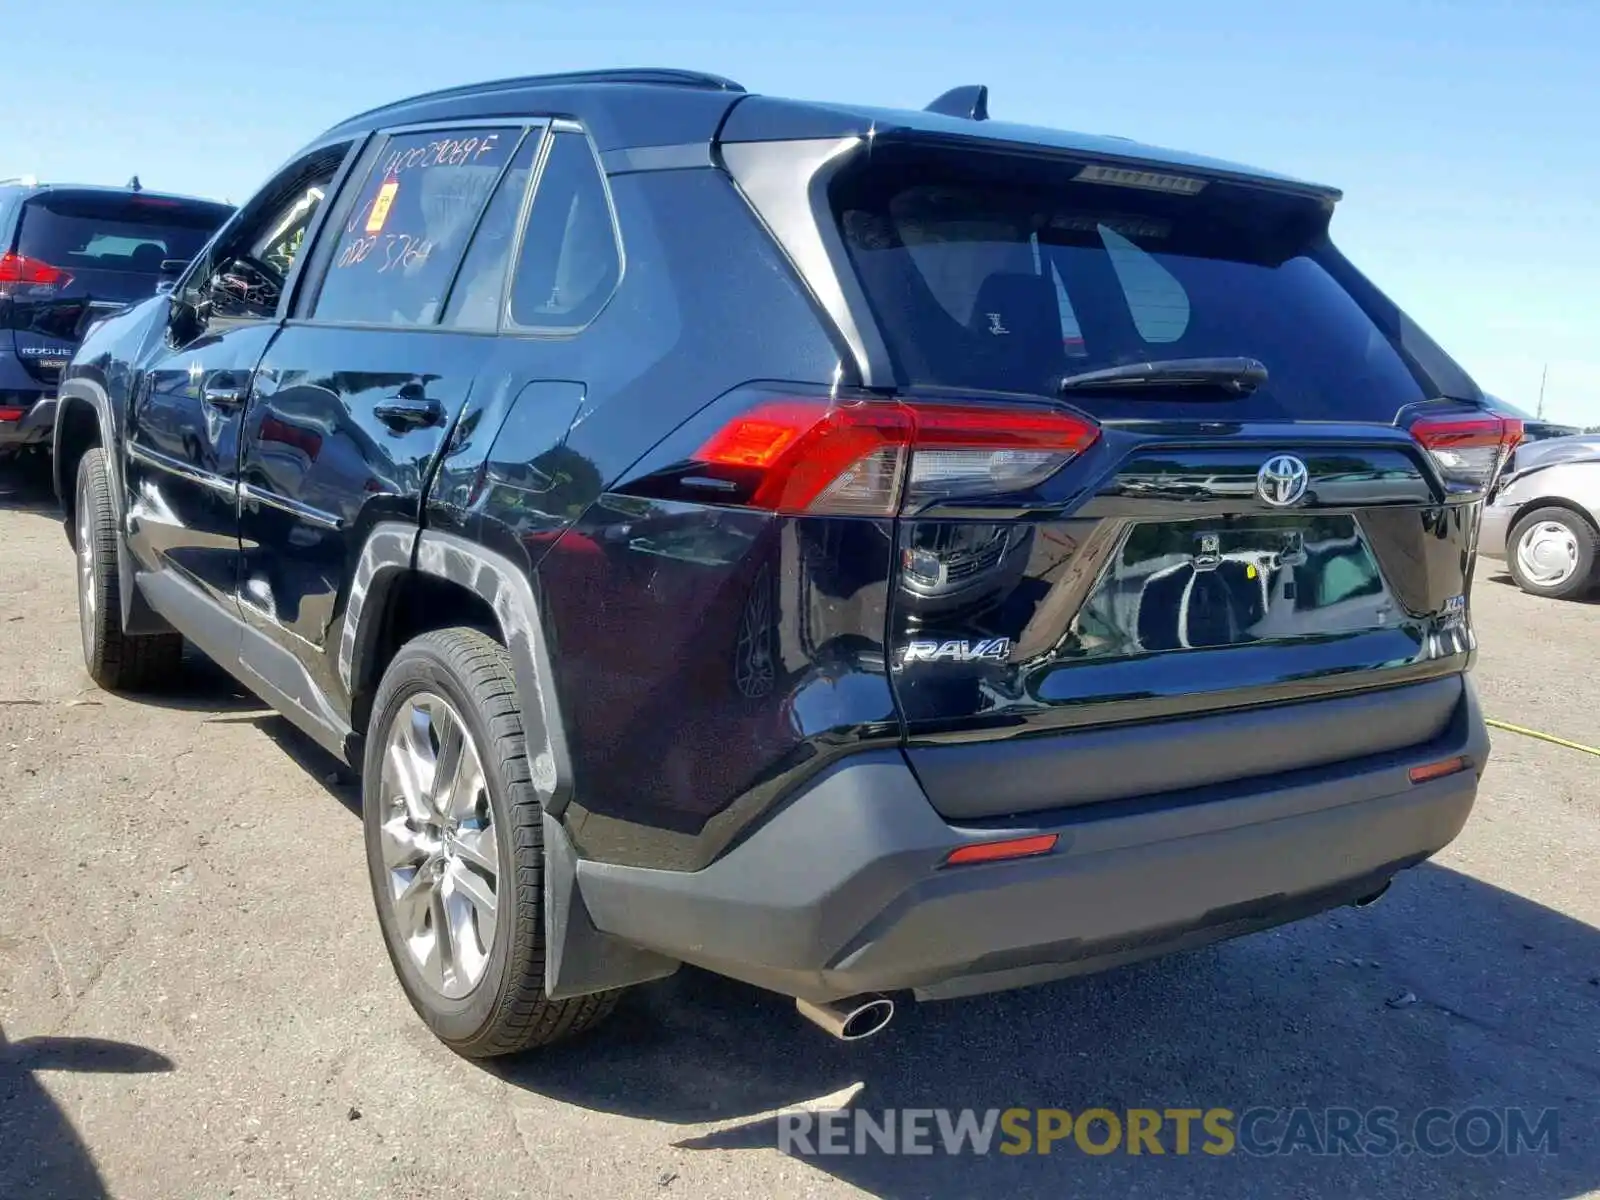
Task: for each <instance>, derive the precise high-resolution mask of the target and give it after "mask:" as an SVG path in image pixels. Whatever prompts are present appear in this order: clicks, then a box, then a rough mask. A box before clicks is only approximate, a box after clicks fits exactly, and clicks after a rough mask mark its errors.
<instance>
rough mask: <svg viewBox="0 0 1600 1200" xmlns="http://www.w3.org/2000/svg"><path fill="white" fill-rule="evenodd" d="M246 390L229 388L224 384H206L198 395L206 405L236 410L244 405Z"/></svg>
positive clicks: (247, 391)
mask: <svg viewBox="0 0 1600 1200" xmlns="http://www.w3.org/2000/svg"><path fill="white" fill-rule="evenodd" d="M249 390H250V389H248V388H242V387H237V386H234V387H230V386H228V385H226V384H219V383H208V384H206V386H205V387H204V388H202V389H201V391H200V395H201V397H202V398H203V399H204V400H205V402H206V403H207V404H214V405H216V407H218V408H238V407H239V405H241V404H243V403H244V399H245V396H246V395H247V394H248V393H249Z"/></svg>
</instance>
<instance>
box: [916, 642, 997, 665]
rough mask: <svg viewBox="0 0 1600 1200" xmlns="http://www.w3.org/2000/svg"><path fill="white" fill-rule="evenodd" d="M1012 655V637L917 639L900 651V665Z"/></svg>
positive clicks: (993, 660)
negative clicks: (941, 640)
mask: <svg viewBox="0 0 1600 1200" xmlns="http://www.w3.org/2000/svg"><path fill="white" fill-rule="evenodd" d="M1010 657H1011V639H1010V638H1004V637H997V638H979V639H978V640H977V641H968V640H967V639H965V638H952V639H951V640H949V641H945V642H933V641H917V642H910V643H908V644H907V645H906V647H905V648H904V649H903V650H901V651H900V665H901V666H902V667H909V666H910V665H911V664H912V663H937V662H953V663H972V662H1005V660H1006V659H1008V658H1010Z"/></svg>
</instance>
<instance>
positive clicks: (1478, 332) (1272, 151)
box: [0, 0, 1600, 424]
mask: <svg viewBox="0 0 1600 1200" xmlns="http://www.w3.org/2000/svg"><path fill="white" fill-rule="evenodd" d="M0 8H3V9H4V10H5V11H6V15H7V16H8V17H11V18H20V17H22V15H23V10H24V9H26V10H27V11H29V12H30V13H31V14H33V15H31V16H29V17H28V18H27V19H7V20H4V21H3V22H0V25H3V28H4V33H5V36H4V45H5V61H6V63H7V64H8V65H7V68H6V74H7V79H8V82H7V85H6V86H5V87H4V88H3V89H0V176H5V175H11V174H20V173H25V172H26V173H34V174H37V175H39V176H41V177H47V178H53V179H71V180H74V181H90V182H107V183H119V184H120V183H122V182H124V181H125V180H126V179H127V178H128V176H130V175H132V174H134V173H138V175H139V176H140V177H141V179H142V180H143V181H144V183H145V184H146V185H147V186H149V187H161V188H169V189H174V190H179V191H187V192H196V193H200V194H205V195H213V196H219V197H227V198H230V199H232V200H234V201H235V202H237V201H240V200H242V199H244V198H245V197H246V196H248V195H249V194H250V192H251V191H252V190H254V188H255V186H256V185H257V184H258V183H260V182H261V181H262V180H263V178H264V177H265V176H266V175H267V174H268V173H269V172H270V171H271V170H272V169H273V168H274V167H275V166H276V165H277V164H278V163H279V162H281V161H282V160H283V159H284V158H285V157H287V156H288V155H289V154H290V153H292V152H293V151H294V150H295V149H296V148H297V147H298V146H299V145H300V144H301V143H302V142H304V141H306V140H308V139H309V138H310V137H312V136H313V135H315V134H316V133H318V132H320V131H321V130H322V129H323V128H325V127H326V126H328V125H330V124H332V123H333V122H335V121H336V120H338V119H340V118H342V117H344V116H347V115H349V114H351V113H353V112H356V111H359V110H361V109H363V108H368V107H371V106H373V105H374V104H377V103H380V102H383V101H386V100H390V99H396V98H399V97H402V96H405V95H408V94H411V93H414V92H418V91H423V90H426V89H429V88H434V87H439V86H444V85H448V84H452V83H459V82H465V81H470V80H476V79H490V78H497V77H503V76H507V75H517V74H526V73H533V72H541V71H559V70H569V69H576V68H582V67H593V66H618V65H622V66H645V65H648V66H685V67H696V68H700V69H704V70H710V71H715V72H718V73H721V74H725V75H730V76H732V77H733V78H735V79H738V80H739V81H740V82H741V83H743V84H745V86H746V87H748V88H750V89H751V90H752V91H762V92H768V93H772V94H778V95H791V96H801V97H815V98H834V99H853V100H859V101H862V102H866V103H872V104H881V105H893V106H900V107H907V106H910V107H920V106H921V105H923V104H925V103H927V102H928V101H929V100H931V99H933V97H934V96H935V95H937V94H938V93H939V92H941V91H943V90H945V89H946V88H947V87H950V86H953V85H955V84H959V83H987V84H989V85H990V88H991V108H992V110H993V111H995V113H996V114H997V115H1003V116H1004V117H1005V118H1006V119H1008V120H1018V121H1025V122H1030V123H1035V124H1046V125H1055V126H1060V127H1063V128H1067V129H1078V130H1087V131H1091V132H1096V133H1116V134H1122V135H1124V136H1129V137H1135V138H1139V139H1141V140H1144V141H1150V142H1154V143H1156V144H1157V145H1168V146H1175V147H1179V148H1182V149H1187V150H1195V151H1200V152H1204V153H1210V154H1215V155H1219V156H1222V157H1225V158H1233V159H1238V160H1240V161H1244V162H1248V163H1253V164H1256V165H1259V166H1264V167H1271V168H1275V169H1278V170H1282V171H1287V172H1289V173H1292V174H1297V175H1302V176H1306V177H1310V178H1314V179H1317V180H1320V181H1325V182H1328V183H1333V184H1336V185H1338V186H1340V187H1342V188H1343V189H1344V190H1345V193H1346V200H1345V202H1344V204H1343V205H1342V206H1341V209H1340V212H1339V214H1338V215H1337V216H1336V217H1335V221H1334V231H1335V236H1336V238H1337V240H1338V241H1339V242H1340V244H1341V245H1342V246H1343V247H1344V248H1345V250H1346V251H1347V252H1348V253H1349V254H1350V255H1351V256H1352V257H1353V258H1355V259H1356V261H1357V262H1358V263H1359V264H1360V265H1361V266H1362V267H1363V268H1364V269H1365V270H1366V271H1367V273H1368V274H1369V275H1371V276H1372V277H1373V278H1374V279H1376V280H1377V281H1378V282H1379V283H1380V284H1381V285H1382V286H1383V287H1384V288H1386V289H1387V290H1388V291H1389V292H1390V293H1391V294H1392V295H1393V296H1394V297H1395V298H1396V299H1397V300H1398V301H1399V302H1400V303H1401V304H1402V305H1404V306H1405V307H1406V308H1407V309H1408V310H1409V311H1410V312H1411V313H1412V314H1413V315H1414V316H1415V317H1416V318H1417V319H1418V320H1419V321H1420V322H1421V324H1422V325H1423V326H1424V327H1425V328H1427V329H1428V330H1429V331H1430V332H1431V333H1433V334H1434V336H1435V337H1436V338H1438V339H1439V340H1440V341H1441V342H1442V343H1444V345H1445V346H1446V347H1447V348H1448V349H1449V350H1450V351H1451V352H1452V353H1453V354H1455V355H1456V357H1457V358H1459V359H1460V360H1461V361H1462V362H1463V363H1464V364H1465V365H1466V366H1467V368H1468V369H1469V370H1470V371H1472V372H1473V374H1474V375H1475V376H1476V377H1477V378H1478V380H1479V382H1480V383H1482V384H1483V385H1484V386H1485V387H1486V388H1489V389H1490V390H1492V391H1495V392H1498V393H1499V394H1501V395H1503V396H1505V397H1506V398H1507V399H1510V400H1512V401H1514V402H1516V403H1519V404H1522V405H1524V406H1525V407H1528V408H1532V407H1533V405H1534V404H1535V402H1536V399H1537V396H1538V391H1539V380H1540V374H1541V370H1542V368H1543V366H1544V364H1546V363H1548V364H1549V384H1548V387H1547V389H1546V395H1545V407H1546V413H1547V415H1549V416H1551V417H1554V418H1557V419H1563V420H1571V421H1577V422H1582V423H1584V424H1600V333H1597V330H1600V0H1431V2H1422V0H1335V2H1332V3H1329V2H1327V0H1120V2H1118V3H1110V4H1107V3H1094V4H1084V3H1072V2H1071V0H1056V2H1055V3H1046V2H1043V0H994V2H992V3H989V4H984V3H974V2H973V0H915V2H914V0H808V2H806V3H804V4H801V3H783V4H772V3H770V2H769V3H767V4H763V3H762V0H742V2H739V0H677V2H673V0H650V2H648V3H646V2H643V0H569V2H567V3H563V4H548V3H539V2H535V0H521V2H517V0H446V2H443V3H425V2H422V0H389V2H387V3H382V2H380V0H276V2H275V3H273V4H271V5H267V4H261V3H256V2H251V0H79V2H78V3H61V4H58V5H56V6H55V7H54V8H50V7H49V6H35V5H31V4H28V5H25V4H24V3H23V0H5V3H4V4H3V5H0ZM768 9H770V10H771V11H764V10H768Z"/></svg>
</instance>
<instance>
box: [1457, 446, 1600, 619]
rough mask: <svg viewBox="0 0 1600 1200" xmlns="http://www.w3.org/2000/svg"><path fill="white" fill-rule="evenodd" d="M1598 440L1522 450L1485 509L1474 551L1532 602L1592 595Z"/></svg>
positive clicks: (1599, 524) (1599, 502)
mask: <svg viewBox="0 0 1600 1200" xmlns="http://www.w3.org/2000/svg"><path fill="white" fill-rule="evenodd" d="M1597 528H1600V436H1594V435H1588V434H1585V435H1582V436H1579V437H1562V438H1551V439H1549V440H1547V441H1540V442H1533V443H1529V444H1524V445H1522V446H1519V447H1518V448H1517V450H1516V452H1515V453H1514V454H1513V455H1512V457H1511V461H1510V462H1509V463H1507V464H1506V469H1505V473H1504V474H1503V475H1502V476H1501V479H1500V482H1499V484H1497V485H1496V487H1495V490H1494V492H1493V494H1492V495H1491V496H1490V499H1489V503H1488V504H1487V505H1486V506H1485V508H1484V511H1483V525H1482V528H1481V531H1480V533H1479V540H1478V551H1479V553H1481V554H1482V555H1484V556H1485V557H1487V558H1491V559H1500V560H1503V561H1504V562H1505V564H1506V568H1507V569H1508V570H1509V571H1510V572H1511V578H1512V579H1514V580H1516V583H1517V586H1518V587H1520V588H1521V589H1522V590H1523V591H1525V592H1531V593H1532V594H1533V595H1535V596H1553V597H1557V598H1559V599H1569V598H1572V597H1576V596H1581V595H1583V594H1584V593H1586V592H1588V591H1589V590H1591V589H1592V588H1593V587H1594V585H1595V583H1596V582H1597V581H1596V578H1595V554H1596V550H1597V548H1600V533H1597V532H1596V530H1597Z"/></svg>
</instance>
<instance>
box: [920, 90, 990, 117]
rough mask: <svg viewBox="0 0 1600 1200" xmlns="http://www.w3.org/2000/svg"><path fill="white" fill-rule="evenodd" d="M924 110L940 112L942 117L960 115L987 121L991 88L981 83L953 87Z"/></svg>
mask: <svg viewBox="0 0 1600 1200" xmlns="http://www.w3.org/2000/svg"><path fill="white" fill-rule="evenodd" d="M922 111H923V112H931V113H938V114H939V115H940V116H942V117H960V118H961V119H962V120H966V121H987V120H988V119H989V89H988V88H987V87H985V86H984V85H983V84H981V83H970V84H967V85H966V86H965V87H958V88H951V89H950V90H949V91H948V92H946V93H945V94H944V95H942V96H940V97H939V98H938V99H937V100H935V101H934V102H933V103H932V104H930V105H928V107H927V108H925V109H923V110H922Z"/></svg>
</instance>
